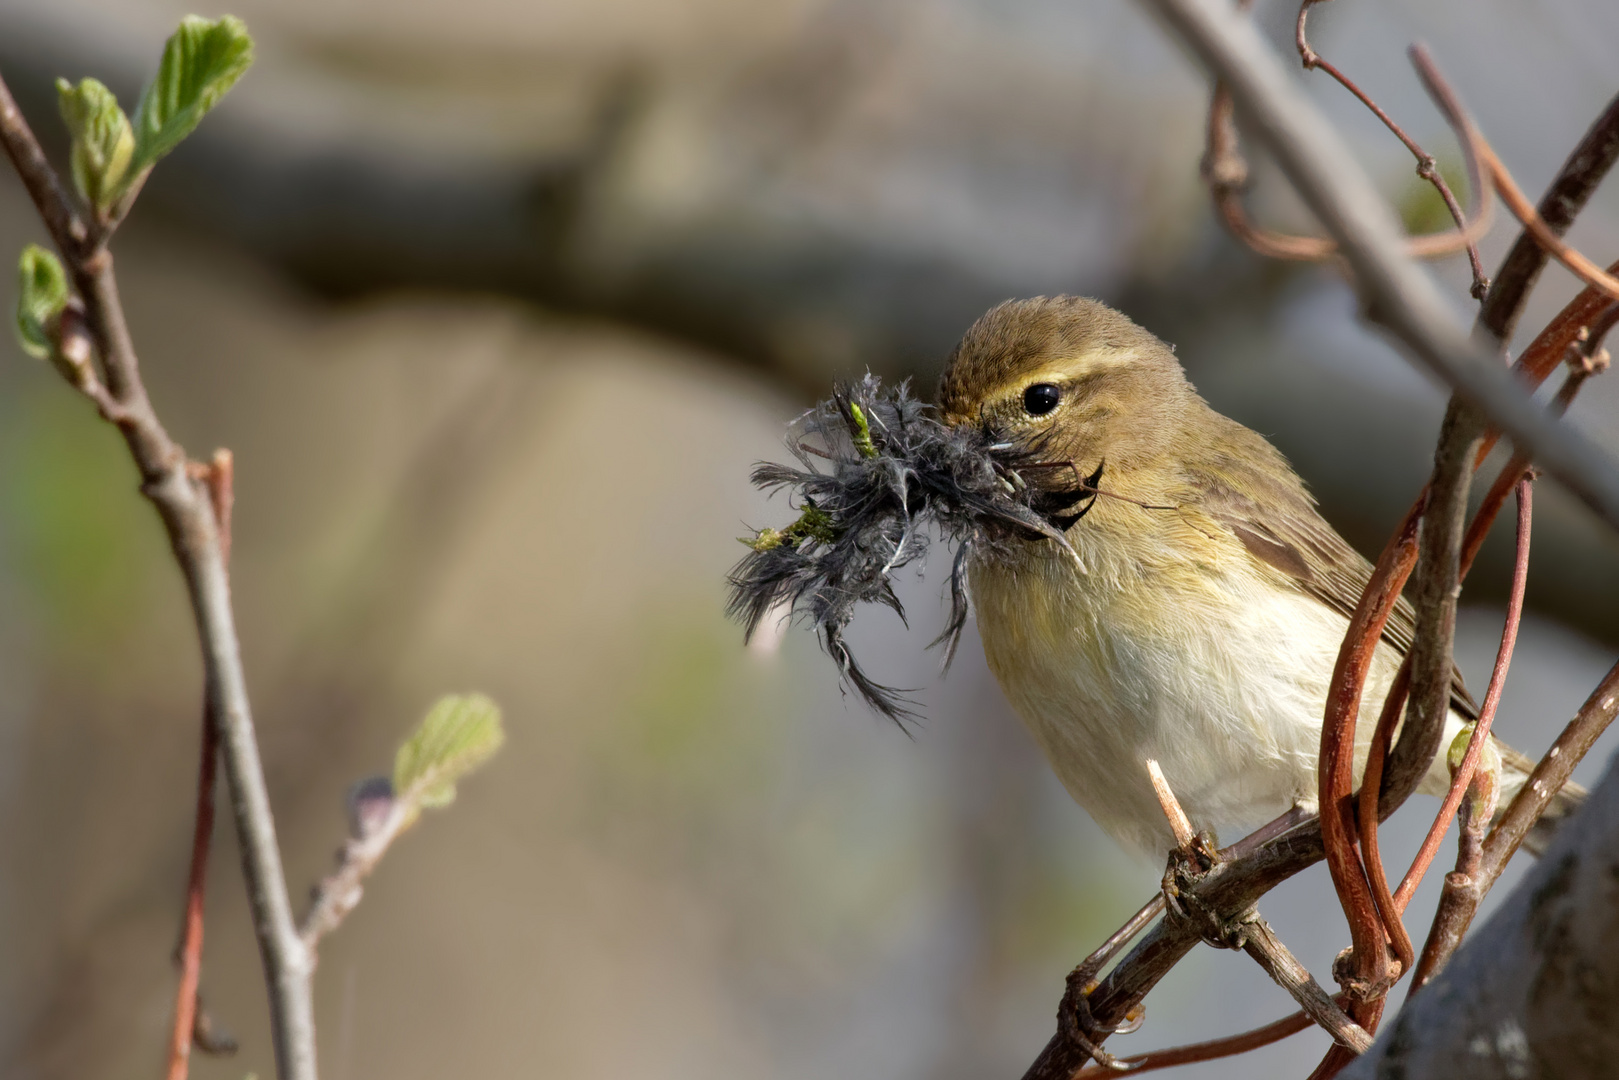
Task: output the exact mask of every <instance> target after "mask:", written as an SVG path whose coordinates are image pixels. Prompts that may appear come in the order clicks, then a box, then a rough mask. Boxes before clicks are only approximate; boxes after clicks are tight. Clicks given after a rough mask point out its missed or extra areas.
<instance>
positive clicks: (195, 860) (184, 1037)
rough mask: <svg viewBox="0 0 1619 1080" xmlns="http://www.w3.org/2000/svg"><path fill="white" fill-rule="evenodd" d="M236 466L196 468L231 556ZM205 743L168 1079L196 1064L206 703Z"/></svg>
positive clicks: (206, 740)
mask: <svg viewBox="0 0 1619 1080" xmlns="http://www.w3.org/2000/svg"><path fill="white" fill-rule="evenodd" d="M233 466H234V463H233V461H232V459H231V453H230V451H229V450H217V451H215V452H214V460H213V462H212V464H210V465H203V466H198V467H196V468H195V471H196V472H197V473H199V474H200V477H201V479H202V480H203V482H204V483H205V484H206V485H207V487H208V501H209V503H210V505H211V506H212V507H213V511H214V519H215V521H216V522H217V523H218V527H219V546H220V554H221V556H222V557H224V558H227V559H228V558H229V555H230V536H231V531H230V524H231V507H232V505H233V503H234V502H235V497H236V496H235V484H234V480H235V469H234V467H233ZM201 742H202V750H201V760H200V762H199V764H198V768H197V821H196V827H195V829H194V830H193V831H192V834H191V871H190V874H189V875H188V876H187V878H186V906H185V926H184V929H183V931H182V933H181V939H180V949H179V960H180V984H179V986H178V987H177V988H176V990H175V995H174V1027H173V1029H172V1030H171V1032H170V1035H169V1068H168V1080H186V1074H187V1072H188V1070H189V1069H190V1065H191V1042H192V1032H193V1031H194V1030H195V1029H196V1026H197V988H198V986H199V985H200V983H201V980H202V930H203V901H204V894H205V892H206V889H207V884H208V849H209V846H210V842H211V841H212V839H213V835H214V777H215V775H216V772H217V770H218V766H219V725H218V722H217V718H216V717H215V716H214V715H213V713H212V710H210V709H209V708H208V707H207V705H206V703H205V704H204V707H203V717H202V740H201Z"/></svg>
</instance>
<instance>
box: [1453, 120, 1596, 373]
mask: <svg viewBox="0 0 1619 1080" xmlns="http://www.w3.org/2000/svg"><path fill="white" fill-rule="evenodd" d="M1616 159H1619V94H1616V95H1615V96H1614V97H1613V99H1612V100H1611V101H1609V102H1608V105H1607V108H1605V109H1604V110H1603V111H1602V115H1600V116H1598V117H1597V118H1596V120H1595V121H1593V122H1592V124H1591V126H1590V127H1589V128H1588V129H1587V130H1586V132H1585V134H1584V136H1582V137H1581V139H1580V141H1579V143H1578V144H1577V145H1576V146H1575V147H1574V149H1573V151H1572V152H1570V154H1569V155H1568V158H1567V159H1566V160H1565V161H1564V162H1563V166H1562V168H1560V169H1558V170H1557V177H1556V179H1554V180H1553V181H1552V182H1551V184H1549V185H1548V186H1547V188H1546V193H1545V194H1544V195H1542V196H1541V197H1540V204H1539V206H1537V207H1536V212H1537V213H1538V215H1539V217H1540V219H1541V220H1542V221H1544V222H1545V223H1546V226H1547V227H1548V228H1549V229H1551V230H1552V232H1554V233H1556V234H1557V235H1558V236H1562V235H1563V234H1564V233H1566V232H1567V231H1568V227H1569V226H1570V225H1572V224H1573V222H1574V219H1575V218H1576V217H1578V216H1579V213H1580V211H1581V210H1583V209H1584V208H1585V204H1586V202H1587V201H1588V200H1589V199H1590V198H1591V194H1592V192H1594V191H1596V189H1597V187H1598V185H1600V184H1601V183H1602V178H1603V177H1604V176H1606V175H1607V174H1608V170H1609V169H1611V168H1612V167H1613V164H1614V161H1615V160H1616ZM1547 258H1548V256H1547V254H1546V249H1545V248H1544V247H1543V246H1542V245H1541V244H1540V243H1539V242H1538V241H1537V240H1536V239H1535V238H1534V237H1533V236H1531V235H1530V234H1529V233H1528V232H1523V233H1520V234H1519V236H1518V239H1517V240H1516V241H1514V242H1513V245H1512V250H1511V251H1509V252H1508V253H1507V257H1506V259H1504V260H1503V261H1502V263H1501V268H1500V269H1499V270H1498V271H1496V274H1495V281H1494V282H1493V283H1492V284H1491V286H1490V295H1489V296H1488V297H1486V298H1485V301H1484V310H1483V311H1482V312H1480V313H1479V325H1480V327H1482V328H1483V329H1484V330H1486V331H1487V332H1488V333H1489V334H1490V335H1491V336H1492V337H1494V338H1495V339H1496V340H1497V341H1508V340H1510V339H1511V337H1512V334H1513V331H1514V330H1515V329H1516V328H1517V324H1518V317H1519V316H1520V315H1521V314H1522V313H1523V309H1524V302H1525V301H1526V300H1527V299H1528V296H1529V290H1530V289H1531V288H1532V287H1533V286H1534V283H1535V280H1536V279H1537V278H1538V277H1539V276H1540V272H1541V271H1542V270H1543V269H1545V266H1546V261H1547ZM1608 272H1609V273H1610V274H1612V273H1619V264H1615V266H1611V267H1609V268H1608ZM1590 292H1591V290H1589V289H1587V293H1590ZM1585 302H1586V303H1591V302H1594V301H1592V300H1590V299H1589V298H1587V299H1586V301H1585ZM1565 314H1567V309H1565ZM1562 318H1563V316H1559V319H1562ZM1589 318H1590V316H1589V315H1586V316H1585V317H1584V318H1583V319H1580V320H1579V321H1581V322H1584V321H1588V320H1589ZM1556 322H1557V320H1554V325H1555V324H1556ZM1548 329H1549V328H1548ZM1526 355H1527V354H1526Z"/></svg>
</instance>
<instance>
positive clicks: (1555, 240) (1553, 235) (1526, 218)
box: [1411, 45, 1619, 300]
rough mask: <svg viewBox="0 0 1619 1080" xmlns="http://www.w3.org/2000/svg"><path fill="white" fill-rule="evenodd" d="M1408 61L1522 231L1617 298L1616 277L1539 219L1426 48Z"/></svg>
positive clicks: (1414, 51) (1413, 52) (1415, 51)
mask: <svg viewBox="0 0 1619 1080" xmlns="http://www.w3.org/2000/svg"><path fill="white" fill-rule="evenodd" d="M1411 62H1412V64H1413V65H1415V67H1416V69H1417V75H1418V76H1419V77H1420V78H1421V79H1422V85H1423V87H1424V88H1425V89H1426V90H1427V91H1428V93H1429V96H1431V97H1432V98H1433V99H1434V103H1435V104H1436V105H1438V106H1439V108H1440V110H1441V111H1442V112H1443V113H1444V114H1445V119H1446V120H1447V121H1448V122H1449V123H1450V124H1451V126H1453V127H1459V128H1462V129H1463V130H1465V131H1466V132H1467V139H1468V145H1470V146H1472V147H1473V150H1474V153H1475V154H1476V155H1477V158H1478V160H1479V162H1480V163H1481V165H1482V167H1483V169H1484V170H1485V171H1486V173H1487V174H1488V177H1489V183H1490V184H1491V186H1493V187H1494V188H1495V192H1496V194H1498V195H1500V196H1501V201H1502V202H1504V203H1506V206H1507V209H1508V210H1510V211H1512V216H1513V217H1515V218H1517V219H1518V221H1519V223H1521V224H1522V225H1523V227H1524V229H1525V231H1527V232H1528V233H1529V234H1530V235H1532V236H1533V237H1534V238H1535V241H1536V242H1537V243H1538V244H1540V246H1541V247H1543V248H1545V249H1546V251H1547V252H1548V253H1550V254H1551V256H1552V258H1554V259H1556V260H1557V261H1558V262H1560V263H1562V264H1563V265H1564V266H1566V267H1568V269H1569V270H1570V271H1571V272H1572V273H1573V274H1574V275H1575V276H1576V277H1578V278H1579V279H1580V280H1582V281H1584V282H1585V283H1586V284H1587V285H1591V286H1594V287H1596V288H1598V289H1601V290H1602V291H1603V292H1605V293H1607V294H1608V296H1609V297H1611V298H1612V299H1615V300H1619V278H1615V277H1613V276H1612V275H1610V274H1608V273H1605V272H1604V271H1603V269H1602V268H1601V267H1600V266H1598V265H1597V264H1596V263H1594V262H1592V261H1591V260H1590V259H1588V258H1586V257H1585V256H1584V255H1582V254H1580V252H1578V251H1576V250H1575V249H1574V248H1572V247H1570V246H1569V245H1567V244H1565V243H1564V242H1563V240H1562V237H1561V236H1559V235H1558V234H1557V232H1556V231H1554V230H1553V229H1552V227H1551V226H1550V225H1548V224H1547V223H1546V222H1545V221H1543V220H1542V219H1541V217H1540V214H1539V213H1538V212H1536V210H1535V207H1534V205H1533V204H1532V203H1530V201H1529V200H1528V198H1526V197H1525V196H1524V193H1523V190H1522V189H1521V188H1519V187H1518V185H1517V183H1516V182H1515V181H1514V180H1513V179H1512V174H1511V173H1510V172H1508V171H1507V167H1506V166H1505V165H1503V164H1502V163H1501V159H1500V157H1499V156H1497V155H1496V152H1495V149H1494V148H1493V147H1492V146H1491V145H1490V141H1489V140H1488V139H1486V138H1485V137H1484V136H1483V135H1482V134H1481V133H1480V132H1479V131H1478V129H1477V128H1476V127H1474V125H1473V123H1472V121H1471V120H1470V119H1468V117H1467V114H1466V112H1465V111H1464V110H1463V109H1462V106H1461V100H1460V98H1458V97H1457V95H1456V92H1455V91H1454V90H1452V89H1451V88H1450V84H1449V83H1447V82H1446V81H1445V78H1444V76H1443V75H1441V74H1440V73H1439V66H1438V65H1437V64H1436V63H1434V59H1433V57H1432V56H1431V55H1429V53H1428V50H1427V49H1425V48H1423V47H1422V46H1421V45H1413V46H1411Z"/></svg>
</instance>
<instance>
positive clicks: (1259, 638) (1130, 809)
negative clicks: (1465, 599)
mask: <svg viewBox="0 0 1619 1080" xmlns="http://www.w3.org/2000/svg"><path fill="white" fill-rule="evenodd" d="M1118 509H1119V508H1116V507H1111V506H1110V507H1107V508H1105V511H1099V512H1098V513H1097V514H1096V515H1093V516H1092V517H1088V518H1087V519H1085V521H1083V522H1081V523H1080V525H1079V526H1077V527H1076V528H1075V529H1074V530H1073V531H1072V532H1071V533H1070V537H1071V539H1072V540H1073V541H1074V544H1075V548H1076V550H1077V551H1078V553H1079V556H1080V561H1081V562H1083V564H1084V569H1083V571H1081V569H1080V567H1079V566H1078V565H1077V564H1076V563H1075V562H1074V560H1073V559H1072V558H1071V557H1069V556H1067V555H1066V554H1065V553H1063V552H1061V551H1060V550H1059V549H1057V548H1056V546H1055V545H1053V544H1050V543H1049V542H1042V543H1028V544H1023V545H1020V546H1019V547H1018V548H1016V549H1014V550H1012V551H1010V552H1002V553H999V554H985V555H982V556H975V557H974V559H973V562H972V565H971V570H970V575H971V577H970V586H971V591H972V599H973V604H974V608H975V611H976V615H977V619H978V625H979V631H980V636H981V637H982V639H983V643H984V652H985V655H986V658H987V659H988V662H989V666H990V669H991V670H992V671H993V672H994V673H995V676H996V678H997V679H998V680H999V681H1000V684H1001V687H1002V688H1003V690H1004V691H1005V692H1006V695H1007V697H1008V699H1009V700H1010V701H1011V703H1012V705H1013V707H1014V709H1015V710H1016V711H1017V712H1018V714H1019V715H1020V716H1021V717H1022V718H1023V720H1024V722H1025V724H1026V725H1027V726H1028V728H1029V730H1030V732H1031V734H1032V735H1033V736H1034V738H1035V741H1036V742H1037V743H1039V745H1040V747H1041V749H1042V750H1043V751H1044V752H1045V754H1046V756H1047V758H1048V759H1049V760H1050V762H1051V764H1052V766H1053V768H1054V769H1055V770H1056V772H1057V775H1058V776H1059V778H1060V779H1061V780H1062V781H1063V784H1064V785H1065V786H1066V787H1067V788H1068V790H1069V792H1070V793H1071V794H1072V795H1073V796H1074V798H1075V799H1076V800H1077V801H1078V802H1079V803H1080V804H1081V805H1083V806H1084V807H1085V808H1086V809H1087V810H1088V811H1090V813H1091V815H1092V816H1093V817H1095V818H1096V820H1097V822H1098V823H1099V824H1101V825H1102V826H1103V827H1104V828H1105V829H1107V830H1108V831H1109V832H1110V833H1112V834H1113V835H1114V836H1115V837H1117V838H1118V839H1120V840H1121V841H1122V842H1125V843H1127V844H1132V845H1135V846H1139V847H1144V848H1147V849H1149V850H1151V849H1158V850H1162V849H1163V848H1164V847H1167V846H1168V840H1167V837H1168V831H1167V826H1166V825H1165V824H1164V821H1163V816H1162V813H1161V812H1160V810H1159V809H1158V805H1157V802H1156V800H1155V799H1154V798H1153V795H1152V790H1151V787H1150V786H1149V784H1148V782H1147V778H1146V772H1145V766H1144V761H1145V759H1146V758H1148V757H1151V758H1155V759H1156V760H1158V761H1159V762H1160V764H1161V765H1162V766H1163V768H1164V771H1165V774H1166V776H1167V777H1168V778H1169V781H1170V783H1171V786H1172V787H1173V788H1174V789H1175V791H1176V794H1177V796H1178V797H1179V798H1180V800H1181V803H1182V805H1183V806H1184V807H1185V808H1186V810H1187V812H1188V813H1189V814H1190V815H1191V816H1192V818H1193V821H1194V823H1195V824H1197V825H1198V826H1199V827H1210V828H1212V827H1215V826H1217V825H1222V824H1223V825H1247V824H1257V823H1259V822H1260V821H1263V820H1265V819H1266V818H1268V817H1271V816H1274V815H1275V814H1279V813H1281V812H1283V811H1285V810H1286V809H1287V808H1288V807H1289V806H1290V805H1291V804H1292V803H1293V801H1294V800H1295V799H1298V798H1301V797H1307V795H1308V793H1309V792H1310V791H1313V789H1314V773H1315V760H1316V754H1317V750H1318V746H1319V739H1320V736H1319V732H1320V725H1321V714H1322V706H1323V703H1324V701H1325V697H1326V691H1327V686H1328V683H1329V681H1330V678H1331V675H1332V668H1333V663H1334V660H1335V658H1336V655H1337V650H1338V645H1339V642H1340V641H1341V639H1342V636H1343V632H1344V628H1345V620H1344V619H1343V618H1342V617H1341V616H1339V615H1338V614H1337V613H1335V612H1333V611H1332V610H1330V609H1329V608H1327V607H1325V606H1324V605H1322V604H1320V603H1319V602H1318V601H1316V600H1314V599H1313V598H1311V597H1309V596H1306V595H1305V594H1303V593H1302V592H1300V591H1298V590H1296V589H1293V588H1291V587H1288V586H1286V585H1285V584H1281V583H1277V582H1275V581H1274V579H1271V578H1268V577H1266V576H1265V574H1264V573H1263V571H1262V570H1261V569H1260V568H1258V567H1257V566H1256V565H1255V564H1254V563H1253V562H1252V560H1251V559H1250V558H1249V557H1248V556H1247V555H1246V553H1245V552H1243V551H1241V550H1240V548H1239V547H1238V546H1237V545H1236V543H1235V541H1234V540H1233V541H1232V542H1231V544H1230V545H1229V547H1227V546H1223V545H1222V543H1221V542H1220V538H1218V537H1215V538H1212V539H1211V538H1210V537H1208V536H1207V535H1206V534H1205V533H1203V532H1201V531H1199V530H1197V529H1195V528H1190V527H1186V528H1183V527H1181V525H1182V523H1181V522H1178V521H1177V522H1168V523H1164V522H1155V523H1153V524H1154V525H1156V526H1157V527H1156V528H1151V529H1145V528H1137V529H1135V530H1131V529H1129V528H1128V526H1129V525H1130V524H1131V523H1130V519H1129V516H1128V515H1125V514H1120V513H1119V512H1118ZM1123 509H1125V510H1129V511H1131V512H1134V513H1137V514H1144V513H1147V511H1143V510H1140V509H1139V508H1135V507H1124V508H1123ZM1092 524H1094V525H1095V526H1096V527H1094V528H1087V526H1088V525H1092ZM1121 525H1122V526H1124V528H1120V526H1121ZM1188 532H1190V534H1191V535H1190V536H1188V535H1187V534H1188ZM1386 667H1387V664H1386V663H1385V664H1382V665H1380V666H1379V668H1378V670H1377V672H1376V673H1374V679H1373V680H1372V681H1373V682H1381V681H1382V678H1383V676H1384V670H1383V669H1384V668H1386Z"/></svg>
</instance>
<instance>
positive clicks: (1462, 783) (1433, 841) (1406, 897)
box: [1394, 479, 1534, 985]
mask: <svg viewBox="0 0 1619 1080" xmlns="http://www.w3.org/2000/svg"><path fill="white" fill-rule="evenodd" d="M1530 492H1531V487H1530V483H1529V481H1528V480H1527V479H1526V480H1522V481H1520V482H1519V484H1518V556H1517V561H1516V563H1515V565H1514V566H1513V571H1512V592H1511V595H1510V596H1509V597H1508V599H1507V618H1506V624H1505V625H1504V626H1503V627H1502V628H1501V647H1500V648H1499V649H1497V650H1496V653H1495V669H1494V670H1493V671H1491V672H1490V686H1489V689H1488V690H1486V691H1485V694H1484V704H1483V705H1481V706H1480V707H1479V711H1478V723H1477V724H1476V725H1475V726H1474V728H1473V735H1472V738H1471V739H1470V740H1469V741H1468V744H1467V753H1466V755H1464V756H1463V758H1462V763H1461V765H1460V766H1459V767H1458V768H1457V769H1456V773H1455V775H1454V776H1453V777H1452V778H1451V782H1450V790H1449V791H1448V792H1447V793H1446V794H1445V801H1444V803H1443V804H1442V805H1441V806H1440V808H1439V813H1438V815H1437V816H1435V818H1434V821H1433V824H1432V825H1430V826H1429V827H1428V835H1427V836H1426V837H1425V838H1424V839H1423V841H1422V847H1421V849H1419V850H1418V852H1417V857H1416V858H1415V859H1413V860H1412V862H1411V869H1410V870H1408V871H1406V875H1405V878H1404V880H1402V881H1401V882H1400V888H1399V891H1398V892H1396V893H1395V894H1394V900H1395V903H1396V904H1398V905H1399V906H1400V908H1401V910H1404V908H1405V905H1406V904H1408V903H1410V901H1411V896H1412V894H1413V893H1415V892H1416V890H1417V884H1418V882H1420V881H1421V880H1422V876H1423V875H1424V874H1426V873H1427V872H1428V866H1429V864H1430V863H1432V862H1433V858H1434V854H1435V853H1436V852H1437V851H1438V850H1439V844H1440V841H1442V840H1443V839H1444V837H1445V831H1446V830H1447V829H1448V828H1449V827H1450V819H1451V818H1452V817H1453V816H1455V814H1456V809H1457V807H1459V806H1460V805H1461V802H1462V796H1463V795H1464V794H1466V792H1467V785H1468V784H1470V783H1472V781H1473V771H1474V769H1476V768H1477V767H1478V759H1479V755H1481V754H1482V753H1483V752H1484V740H1485V739H1487V738H1489V735H1490V725H1491V724H1492V723H1494V721H1495V710H1496V708H1497V706H1499V705H1500V703H1501V690H1502V687H1503V686H1504V685H1505V683H1506V677H1507V668H1508V667H1509V666H1511V664H1512V650H1513V648H1514V647H1515V646H1516V645H1517V643H1518V625H1519V622H1520V621H1521V620H1522V618H1523V596H1524V589H1525V587H1526V586H1527V584H1528V581H1529V526H1530V521H1531V519H1532V518H1533V515H1534V503H1533V498H1532V496H1531V494H1530ZM1423 959H1424V961H1426V960H1427V956H1426V953H1425V954H1424V957H1423ZM1419 975H1420V972H1419ZM1418 985H1420V982H1419V983H1418Z"/></svg>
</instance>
